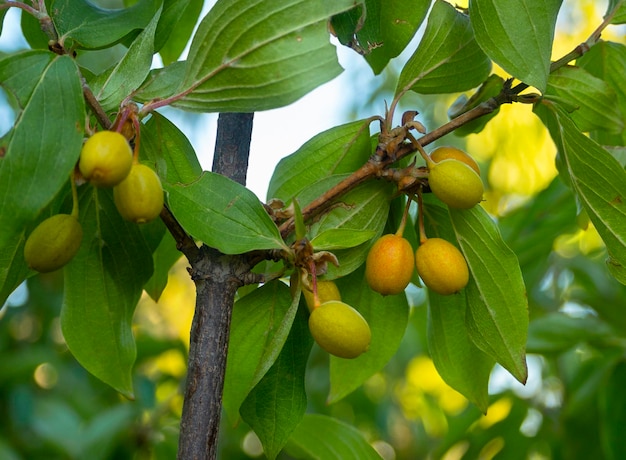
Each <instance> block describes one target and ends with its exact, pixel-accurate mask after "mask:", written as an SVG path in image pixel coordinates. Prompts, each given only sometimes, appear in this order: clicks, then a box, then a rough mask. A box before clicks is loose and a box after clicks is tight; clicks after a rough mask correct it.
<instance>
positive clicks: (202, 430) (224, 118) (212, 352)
mask: <svg viewBox="0 0 626 460" xmlns="http://www.w3.org/2000/svg"><path fill="white" fill-rule="evenodd" d="M252 117H253V114H243V113H232V114H220V116H219V120H218V128H217V141H216V144H215V157H214V160H213V172H216V173H220V174H224V175H225V176H227V177H230V178H231V179H234V180H236V181H238V182H239V183H241V184H242V185H245V179H246V171H247V168H248V157H249V153H250V138H251V134H252ZM190 262H191V266H192V268H191V277H192V279H193V280H194V281H195V283H196V311H195V314H194V318H193V323H192V326H191V337H190V343H189V363H188V374H187V384H186V389H185V399H184V403H183V414H182V419H181V424H180V438H179V444H178V459H180V460H183V459H184V460H195V459H198V460H200V459H202V460H204V459H215V458H216V457H217V441H218V434H219V424H220V416H221V412H222V393H223V388H224V375H225V373H226V357H227V355H228V338H229V334H230V320H231V314H232V308H233V304H234V301H235V294H236V292H237V288H238V287H240V286H242V285H243V284H244V282H245V280H246V279H247V278H246V276H247V274H248V273H249V271H250V268H251V263H250V262H249V258H248V257H247V256H245V255H238V256H227V255H224V254H222V253H220V252H219V251H217V250H215V249H212V248H209V247H207V246H204V245H203V246H202V247H201V248H200V254H199V257H198V258H197V259H196V260H190Z"/></svg>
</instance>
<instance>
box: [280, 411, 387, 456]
mask: <svg viewBox="0 0 626 460" xmlns="http://www.w3.org/2000/svg"><path fill="white" fill-rule="evenodd" d="M285 450H286V451H287V452H288V453H289V455H291V456H292V457H296V458H318V459H324V460H346V459H349V458H350V459H359V460H381V459H382V457H381V456H380V455H379V454H378V452H376V450H374V448H373V447H372V446H371V445H370V444H369V443H368V442H367V440H366V439H365V438H364V437H363V434H362V433H361V432H360V431H359V430H357V429H356V428H354V427H353V426H351V425H348V424H347V423H344V422H341V421H339V420H337V419H335V418H332V417H328V416H326V415H319V414H306V415H305V416H304V419H303V420H302V422H300V424H299V425H298V427H297V428H296V430H295V431H294V432H293V434H292V435H291V439H290V440H289V443H288V444H287V446H286V447H285Z"/></svg>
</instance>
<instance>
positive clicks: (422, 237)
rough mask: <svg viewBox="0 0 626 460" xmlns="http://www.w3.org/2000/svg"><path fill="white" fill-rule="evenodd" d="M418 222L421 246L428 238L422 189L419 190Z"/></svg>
mask: <svg viewBox="0 0 626 460" xmlns="http://www.w3.org/2000/svg"><path fill="white" fill-rule="evenodd" d="M417 222H418V226H419V232H420V244H424V243H425V242H426V240H427V239H428V237H427V236H426V229H425V228H424V200H423V199H422V188H421V187H420V188H418V189H417Z"/></svg>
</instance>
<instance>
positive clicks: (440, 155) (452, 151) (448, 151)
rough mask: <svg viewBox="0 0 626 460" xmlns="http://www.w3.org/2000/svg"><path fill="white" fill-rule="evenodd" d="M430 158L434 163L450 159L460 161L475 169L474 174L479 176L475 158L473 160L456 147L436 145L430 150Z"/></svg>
mask: <svg viewBox="0 0 626 460" xmlns="http://www.w3.org/2000/svg"><path fill="white" fill-rule="evenodd" d="M430 159H431V160H433V161H434V162H435V163H439V162H441V161H443V160H450V159H453V160H458V161H461V162H463V163H465V164H466V165H467V166H469V167H470V168H472V169H473V170H474V171H476V174H478V175H479V176H480V168H479V167H478V163H476V160H474V159H473V158H472V157H471V156H469V155H468V154H467V153H465V152H464V151H463V150H461V149H457V148H456V147H450V146H442V147H437V148H436V149H435V150H433V151H432V152H430Z"/></svg>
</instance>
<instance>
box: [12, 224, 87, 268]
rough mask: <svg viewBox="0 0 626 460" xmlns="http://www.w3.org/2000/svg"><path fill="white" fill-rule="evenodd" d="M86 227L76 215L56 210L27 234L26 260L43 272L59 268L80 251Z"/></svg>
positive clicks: (29, 264) (31, 266) (32, 266)
mask: <svg viewBox="0 0 626 460" xmlns="http://www.w3.org/2000/svg"><path fill="white" fill-rule="evenodd" d="M82 238H83V228H82V227H81V225H80V222H78V219H76V217H74V216H71V215H69V214H57V215H55V216H52V217H49V218H48V219H46V220H44V221H43V222H41V223H40V224H39V225H38V226H37V227H36V228H35V230H33V231H32V233H31V234H30V235H29V236H28V239H27V240H26V244H25V245H24V260H26V263H27V264H28V266H29V267H30V268H31V269H33V270H37V271H38V272H41V273H47V272H52V271H55V270H58V269H59V268H61V267H63V266H64V265H65V264H67V263H68V262H69V261H70V260H72V258H73V257H74V256H75V255H76V253H77V252H78V249H79V248H80V242H81V240H82Z"/></svg>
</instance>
